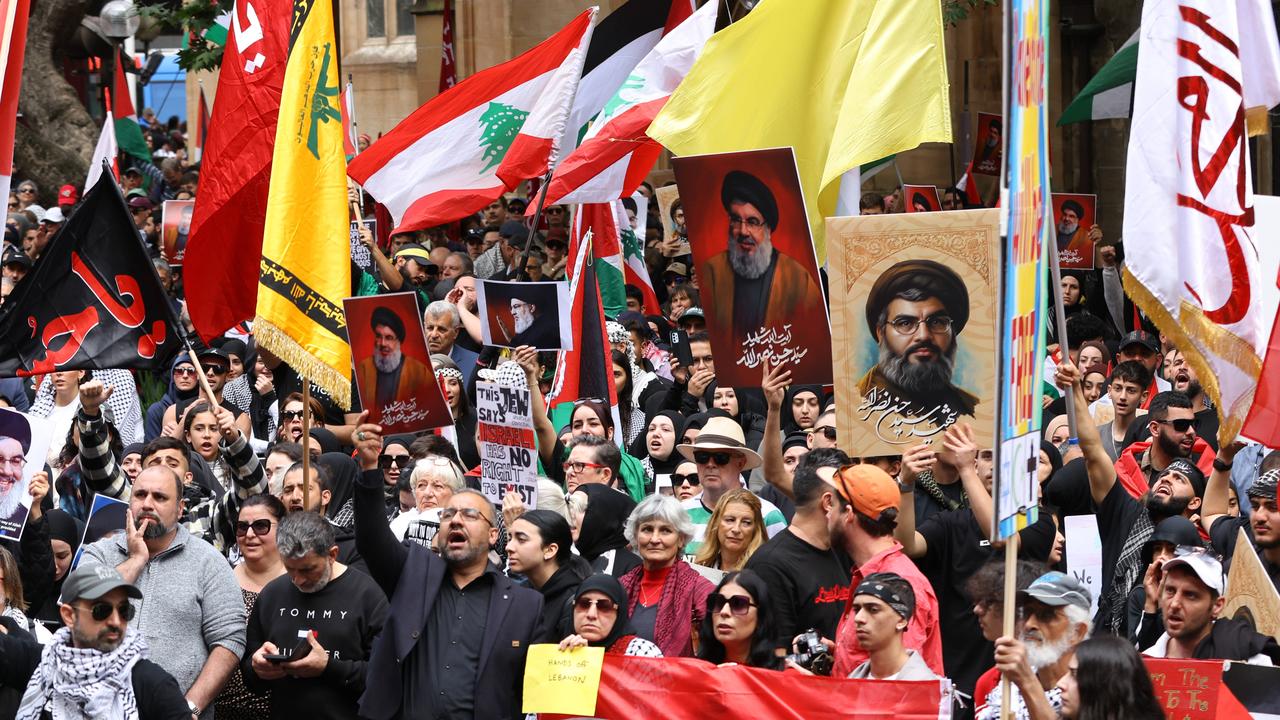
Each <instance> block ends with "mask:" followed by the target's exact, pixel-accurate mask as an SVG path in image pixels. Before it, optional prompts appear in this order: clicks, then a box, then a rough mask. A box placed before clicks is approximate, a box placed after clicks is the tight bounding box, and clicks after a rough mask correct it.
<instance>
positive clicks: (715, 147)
mask: <svg viewBox="0 0 1280 720" xmlns="http://www.w3.org/2000/svg"><path fill="white" fill-rule="evenodd" d="M649 136H650V137H652V138H653V139H655V140H657V141H658V142H660V143H662V144H663V145H665V146H666V147H667V148H668V149H670V150H671V151H672V152H673V153H675V154H677V155H701V154H706V153H720V152H733V151H738V150H753V149H758V148H770V147H781V146H787V145H790V146H792V147H794V148H795V151H796V162H797V164H798V165H799V168H800V182H801V185H802V186H803V188H804V193H805V205H806V209H807V211H808V215H809V225H810V226H811V227H812V228H813V239H814V244H815V245H816V246H817V251H818V257H819V258H820V259H821V258H825V257H826V244H825V242H824V239H823V218H824V217H826V216H829V215H832V214H834V212H835V207H836V194H837V193H838V191H839V189H840V188H839V179H840V175H841V174H843V173H844V172H846V171H848V170H852V169H853V168H856V167H858V166H859V165H862V164H863V163H869V162H872V161H875V160H879V159H880V158H883V157H888V156H890V155H893V154H894V153H900V152H903V151H905V150H910V149H911V148H914V147H916V146H917V145H919V144H920V143H924V142H950V141H951V112H950V109H949V106H948V96H947V68H946V58H945V57H944V49H943V44H942V5H941V3H939V2H938V0H764V2H762V3H760V4H759V5H758V6H757V7H756V8H755V9H754V10H752V11H751V13H750V14H749V15H747V16H746V17H745V18H743V19H741V20H739V21H737V22H735V23H733V24H732V25H730V26H729V27H727V28H725V29H724V30H722V31H720V32H718V33H716V34H715V35H713V36H712V38H711V40H710V41H709V42H708V43H707V46H706V49H705V50H703V52H702V56H701V57H700V58H698V61H697V62H696V63H695V64H694V66H693V68H692V69H691V70H690V71H689V74H688V76H686V77H685V79H684V82H682V83H680V86H679V87H677V88H676V91H675V92H674V93H673V94H672V95H671V100H670V101H668V102H667V104H666V107H664V108H663V109H662V111H661V112H660V113H658V116H657V117H656V118H654V120H653V123H652V124H651V125H650V126H649Z"/></svg>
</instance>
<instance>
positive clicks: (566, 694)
mask: <svg viewBox="0 0 1280 720" xmlns="http://www.w3.org/2000/svg"><path fill="white" fill-rule="evenodd" d="M603 666H604V648H602V647H581V648H574V649H572V650H565V651H561V650H560V648H559V647H558V646H556V645H549V644H548V645H541V644H540V645H530V646H529V657H528V659H526V660H525V665H524V694H523V698H524V699H523V707H522V708H521V712H524V713H563V714H566V715H580V716H586V717H590V716H592V715H594V714H595V712H596V695H597V693H598V692H599V690H600V671H601V669H602V668H603Z"/></svg>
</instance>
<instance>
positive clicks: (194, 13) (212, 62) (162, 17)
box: [138, 0, 227, 72]
mask: <svg viewBox="0 0 1280 720" xmlns="http://www.w3.org/2000/svg"><path fill="white" fill-rule="evenodd" d="M226 9H227V8H226V7H225V6H222V5H219V4H218V2H217V0H191V1H190V2H187V3H185V4H180V5H177V6H174V5H172V4H166V3H165V2H164V1H163V0H146V2H145V4H142V5H141V6H140V7H139V8H138V11H139V13H140V14H141V15H142V17H143V18H144V19H146V20H148V21H150V22H153V23H155V24H157V25H158V26H159V27H160V28H161V29H162V30H163V31H165V32H170V33H185V34H186V36H187V41H186V43H185V45H186V46H185V47H183V48H182V49H181V50H179V51H178V66H179V67H181V68H182V69H183V70H186V71H188V72H192V71H196V70H213V69H216V68H218V67H221V65H222V46H221V45H216V44H214V43H211V42H209V41H208V40H206V39H205V37H204V33H205V31H206V30H208V29H209V28H210V27H212V26H213V21H214V20H215V19H217V17H218V16H219V15H221V14H222V13H223V12H224V11H225V10H226Z"/></svg>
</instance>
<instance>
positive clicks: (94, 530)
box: [71, 495, 129, 569]
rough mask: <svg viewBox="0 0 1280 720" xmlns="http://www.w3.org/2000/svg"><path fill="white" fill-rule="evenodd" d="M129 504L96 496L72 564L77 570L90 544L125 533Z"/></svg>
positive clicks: (90, 507) (111, 498) (103, 496)
mask: <svg viewBox="0 0 1280 720" xmlns="http://www.w3.org/2000/svg"><path fill="white" fill-rule="evenodd" d="M128 510H129V503H127V502H125V501H123V500H117V499H115V498H113V497H107V496H106V495H94V496H93V504H92V505H90V506H89V520H88V522H86V523H85V524H84V535H83V536H82V537H81V538H80V547H79V548H77V549H76V556H75V558H74V559H73V560H72V562H71V568H72V569H75V567H76V566H77V565H79V564H80V557H81V556H82V555H83V554H84V549H85V547H86V546H88V545H89V544H90V543H95V542H98V541H99V540H102V539H103V538H109V537H112V536H114V535H115V534H116V533H118V532H124V524H125V521H126V520H127V518H128V515H127V514H126V513H127V512H128Z"/></svg>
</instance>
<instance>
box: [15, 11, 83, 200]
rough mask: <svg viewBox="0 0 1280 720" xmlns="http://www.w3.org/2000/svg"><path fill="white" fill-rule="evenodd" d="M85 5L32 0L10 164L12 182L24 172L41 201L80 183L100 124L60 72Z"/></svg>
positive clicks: (52, 198)
mask: <svg viewBox="0 0 1280 720" xmlns="http://www.w3.org/2000/svg"><path fill="white" fill-rule="evenodd" d="M86 5H87V2H86V0H34V2H32V11H31V20H30V23H29V25H28V30H27V49H26V58H25V61H24V63H23V68H22V92H21V95H20V96H19V98H18V112H19V113H21V118H20V119H19V122H18V127H17V138H16V140H17V142H16V144H15V147H14V158H13V165H14V168H13V169H14V179H15V185H16V181H17V180H18V179H28V178H29V179H31V180H34V181H35V182H36V184H37V185H39V187H40V197H39V201H40V204H41V205H44V206H45V207H52V205H53V204H54V203H56V197H55V195H56V194H57V191H58V187H59V186H60V185H62V184H64V183H70V184H72V185H75V186H76V187H77V188H80V186H81V184H82V183H84V179H85V176H86V174H87V170H88V167H89V159H90V158H91V157H92V156H93V148H94V146H95V145H96V144H97V141H98V133H99V130H100V129H101V128H100V126H99V125H98V124H97V123H96V122H94V120H93V118H91V117H90V116H89V112H88V111H87V110H86V109H85V107H84V105H83V104H82V103H81V102H80V98H79V96H78V95H77V94H76V91H75V89H74V88H72V87H71V85H70V84H69V83H68V82H67V81H66V79H65V78H64V77H63V74H62V60H63V56H64V49H65V48H66V47H67V45H68V43H69V42H71V40H72V37H73V35H74V33H75V31H76V28H77V27H79V25H80V20H81V19H82V18H84V14H85V7H86Z"/></svg>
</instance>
